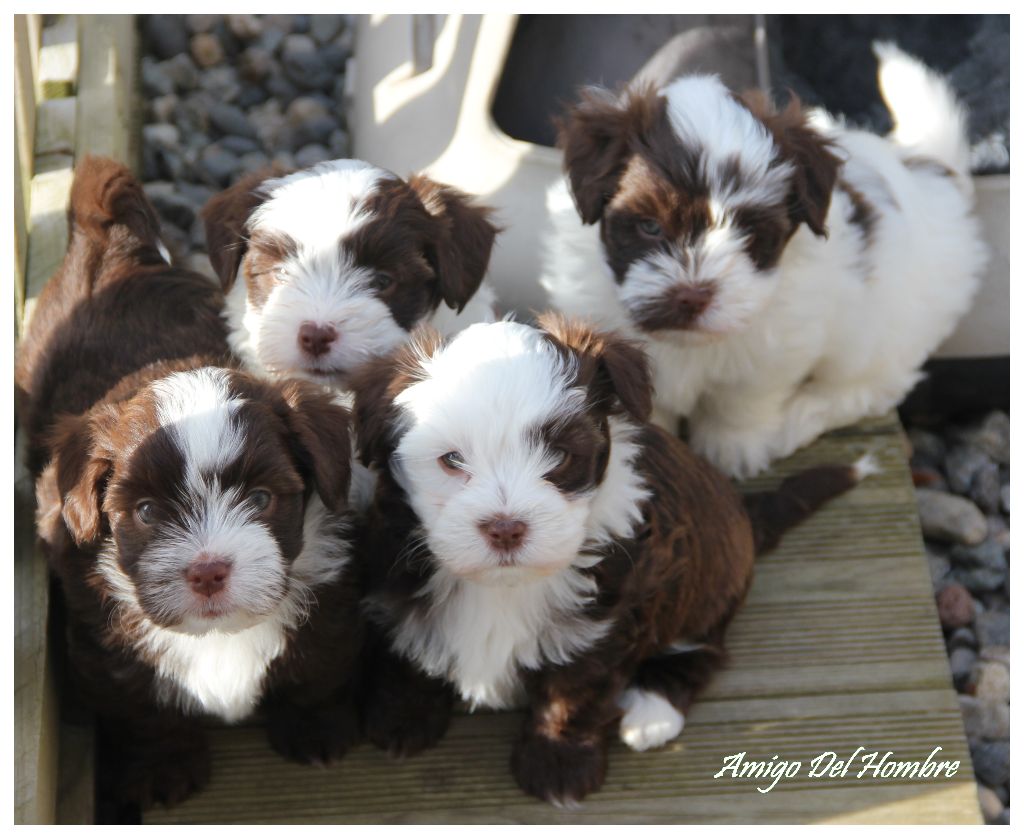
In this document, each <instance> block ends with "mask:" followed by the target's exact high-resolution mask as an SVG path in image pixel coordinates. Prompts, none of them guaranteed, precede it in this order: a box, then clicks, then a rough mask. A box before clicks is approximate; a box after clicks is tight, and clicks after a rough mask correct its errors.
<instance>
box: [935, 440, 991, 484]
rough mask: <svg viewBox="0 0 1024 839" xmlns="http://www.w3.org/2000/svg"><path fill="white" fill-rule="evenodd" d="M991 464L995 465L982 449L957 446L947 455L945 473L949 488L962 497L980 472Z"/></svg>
mask: <svg viewBox="0 0 1024 839" xmlns="http://www.w3.org/2000/svg"><path fill="white" fill-rule="evenodd" d="M989 464H991V465H993V466H994V465H995V464H993V463H992V461H991V460H990V459H989V457H988V455H986V454H985V453H984V452H983V451H981V450H980V449H977V448H975V447H974V446H967V445H959V446H955V447H954V448H953V449H951V450H950V451H949V453H948V454H947V455H946V462H945V473H946V480H947V481H948V482H949V488H950V489H951V490H953V492H956V493H959V494H961V495H963V494H966V493H967V492H969V491H970V489H971V484H972V483H973V482H974V479H975V476H976V475H977V474H978V472H979V471H981V469H982V468H984V467H985V466H986V465H989ZM997 468H998V467H997Z"/></svg>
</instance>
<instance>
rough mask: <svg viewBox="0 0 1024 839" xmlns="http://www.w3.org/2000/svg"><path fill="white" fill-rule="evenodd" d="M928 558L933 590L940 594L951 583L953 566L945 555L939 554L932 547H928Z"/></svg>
mask: <svg viewBox="0 0 1024 839" xmlns="http://www.w3.org/2000/svg"><path fill="white" fill-rule="evenodd" d="M925 550H926V554H927V556H928V571H929V572H930V573H931V577H932V590H933V591H935V592H938V591H939V590H940V589H942V587H943V586H945V585H946V584H947V583H948V582H950V572H951V571H952V568H953V566H952V565H951V564H950V562H949V559H948V558H947V557H946V555H945V554H942V553H939V552H938V551H936V550H934V549H932V548H931V547H926V549H925Z"/></svg>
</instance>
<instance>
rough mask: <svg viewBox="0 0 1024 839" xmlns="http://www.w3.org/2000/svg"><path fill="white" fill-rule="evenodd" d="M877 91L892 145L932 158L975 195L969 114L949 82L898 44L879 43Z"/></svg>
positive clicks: (876, 44) (962, 186)
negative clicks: (885, 109) (886, 115)
mask: <svg viewBox="0 0 1024 839" xmlns="http://www.w3.org/2000/svg"><path fill="white" fill-rule="evenodd" d="M873 48H874V51H875V55H876V56H877V58H878V87H879V90H880V91H881V93H882V98H883V99H884V100H885V104H886V106H888V108H889V113H890V114H891V116H892V121H893V129H892V133H891V134H890V135H889V137H890V139H891V140H892V141H893V142H895V143H896V144H897V145H899V146H902V147H903V148H904V149H905V150H906V152H907V155H908V156H912V157H925V158H932V159H934V160H936V161H938V162H939V163H940V164H942V165H943V166H945V167H946V168H948V169H949V170H950V171H951V172H952V173H953V175H954V177H955V178H956V181H957V183H958V184H959V185H960V187H961V189H963V190H965V192H966V193H967V194H971V192H972V191H973V185H972V184H971V177H970V174H971V147H970V141H969V140H968V136H967V114H966V112H965V111H964V108H963V106H962V105H961V104H960V102H959V101H958V100H957V97H956V94H955V93H954V92H953V88H952V87H951V86H950V84H949V82H948V81H947V80H946V79H944V78H943V77H942V76H941V75H939V74H938V73H936V72H935V71H933V70H931V69H929V68H928V67H927V66H925V64H924V63H922V62H921V61H919V60H917V59H916V58H913V57H912V56H909V55H907V54H906V53H905V52H903V51H902V50H901V49H900V48H899V47H897V46H896V45H895V44H891V43H880V42H876V43H875V44H874V45H873Z"/></svg>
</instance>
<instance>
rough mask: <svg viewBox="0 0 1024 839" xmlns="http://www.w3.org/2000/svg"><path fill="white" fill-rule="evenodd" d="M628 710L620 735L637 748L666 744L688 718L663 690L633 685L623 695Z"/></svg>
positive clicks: (623, 718)
mask: <svg viewBox="0 0 1024 839" xmlns="http://www.w3.org/2000/svg"><path fill="white" fill-rule="evenodd" d="M619 707H620V708H622V710H623V711H624V712H625V713H624V714H623V715H622V721H621V722H620V723H619V737H621V738H622V742H623V743H625V744H626V745H627V746H629V748H631V749H632V750H633V751H635V752H644V751H647V750H648V749H656V748H657V747H658V746H664V745H665V744H666V743H667V742H668V741H669V740H674V739H675V738H676V737H678V736H679V734H680V732H681V731H682V730H683V724H684V723H685V722H686V718H685V717H684V716H683V715H682V714H681V713H680V712H679V711H677V710H676V709H675V707H674V706H673V705H672V703H671V702H669V701H668V700H667V699H666V698H665V697H664V696H662V695H661V694H660V693H654V692H652V691H647V690H640V689H639V688H629V689H628V690H627V691H626V692H625V693H624V694H622V696H621V697H620V698H619Z"/></svg>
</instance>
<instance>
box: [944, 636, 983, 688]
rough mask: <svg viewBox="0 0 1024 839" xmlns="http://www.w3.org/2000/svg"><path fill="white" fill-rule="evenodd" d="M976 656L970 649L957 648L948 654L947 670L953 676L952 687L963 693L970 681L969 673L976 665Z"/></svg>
mask: <svg viewBox="0 0 1024 839" xmlns="http://www.w3.org/2000/svg"><path fill="white" fill-rule="evenodd" d="M977 660H978V654H977V653H976V652H974V650H972V649H971V648H970V647H957V648H956V649H955V650H953V652H952V653H950V656H949V670H950V673H952V675H953V687H955V688H956V689H957V691H959V692H963V691H964V690H965V689H966V687H967V685H968V684H969V683H970V681H971V673H972V672H973V671H974V665H975V664H976V663H977Z"/></svg>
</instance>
